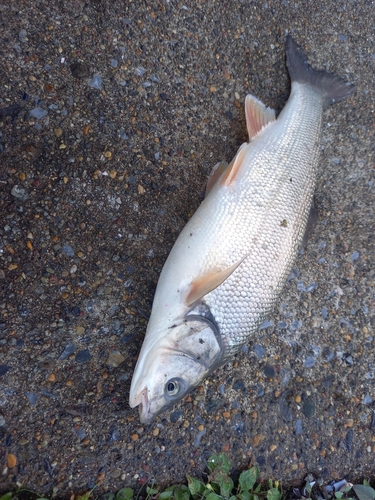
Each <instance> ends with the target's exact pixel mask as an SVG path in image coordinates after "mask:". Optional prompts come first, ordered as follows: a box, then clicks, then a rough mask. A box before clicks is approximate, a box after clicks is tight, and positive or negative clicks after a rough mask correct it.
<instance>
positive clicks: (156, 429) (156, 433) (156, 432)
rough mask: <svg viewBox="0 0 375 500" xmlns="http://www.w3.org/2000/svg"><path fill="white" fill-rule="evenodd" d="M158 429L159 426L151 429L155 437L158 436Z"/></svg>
mask: <svg viewBox="0 0 375 500" xmlns="http://www.w3.org/2000/svg"><path fill="white" fill-rule="evenodd" d="M159 432H160V429H159V427H155V429H154V430H153V431H152V434H153V435H154V436H155V437H156V436H159Z"/></svg>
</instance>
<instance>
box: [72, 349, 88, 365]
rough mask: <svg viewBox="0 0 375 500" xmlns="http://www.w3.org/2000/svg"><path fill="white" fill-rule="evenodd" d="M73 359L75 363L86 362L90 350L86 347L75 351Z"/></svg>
mask: <svg viewBox="0 0 375 500" xmlns="http://www.w3.org/2000/svg"><path fill="white" fill-rule="evenodd" d="M75 359H76V362H77V363H87V362H88V361H90V359H91V354H90V351H89V350H88V349H84V350H83V351H79V352H77V354H76V358H75Z"/></svg>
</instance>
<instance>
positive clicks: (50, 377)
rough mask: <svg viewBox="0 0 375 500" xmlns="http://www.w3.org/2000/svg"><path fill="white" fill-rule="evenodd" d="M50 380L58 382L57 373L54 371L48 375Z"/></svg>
mask: <svg viewBox="0 0 375 500" xmlns="http://www.w3.org/2000/svg"><path fill="white" fill-rule="evenodd" d="M47 380H48V382H56V375H55V374H54V373H51V374H50V375H48V379H47Z"/></svg>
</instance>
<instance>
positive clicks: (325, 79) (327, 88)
mask: <svg viewBox="0 0 375 500" xmlns="http://www.w3.org/2000/svg"><path fill="white" fill-rule="evenodd" d="M286 63H287V66H288V71H289V75H290V78H291V80H292V82H298V83H307V84H309V85H311V86H313V87H315V88H316V89H318V90H319V91H320V92H321V93H322V94H323V96H324V102H325V107H328V106H330V105H331V104H333V103H335V102H338V101H341V100H342V99H346V98H347V97H349V96H350V95H351V94H352V93H353V91H354V89H355V86H354V85H353V84H352V83H350V82H347V81H346V80H344V79H343V78H341V77H339V76H337V75H335V74H333V73H328V72H327V71H319V70H316V69H314V68H312V67H311V66H310V64H309V63H308V61H307V57H306V54H305V53H304V52H303V50H302V49H301V47H300V46H299V45H298V43H297V42H296V41H295V40H294V39H293V38H292V37H291V36H290V35H288V36H287V38H286Z"/></svg>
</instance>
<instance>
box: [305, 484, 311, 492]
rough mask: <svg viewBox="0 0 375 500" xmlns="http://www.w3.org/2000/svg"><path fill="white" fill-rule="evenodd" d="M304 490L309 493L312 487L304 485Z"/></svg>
mask: <svg viewBox="0 0 375 500" xmlns="http://www.w3.org/2000/svg"><path fill="white" fill-rule="evenodd" d="M305 490H306V491H307V493H311V490H312V487H311V484H310V483H306V486H305Z"/></svg>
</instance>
